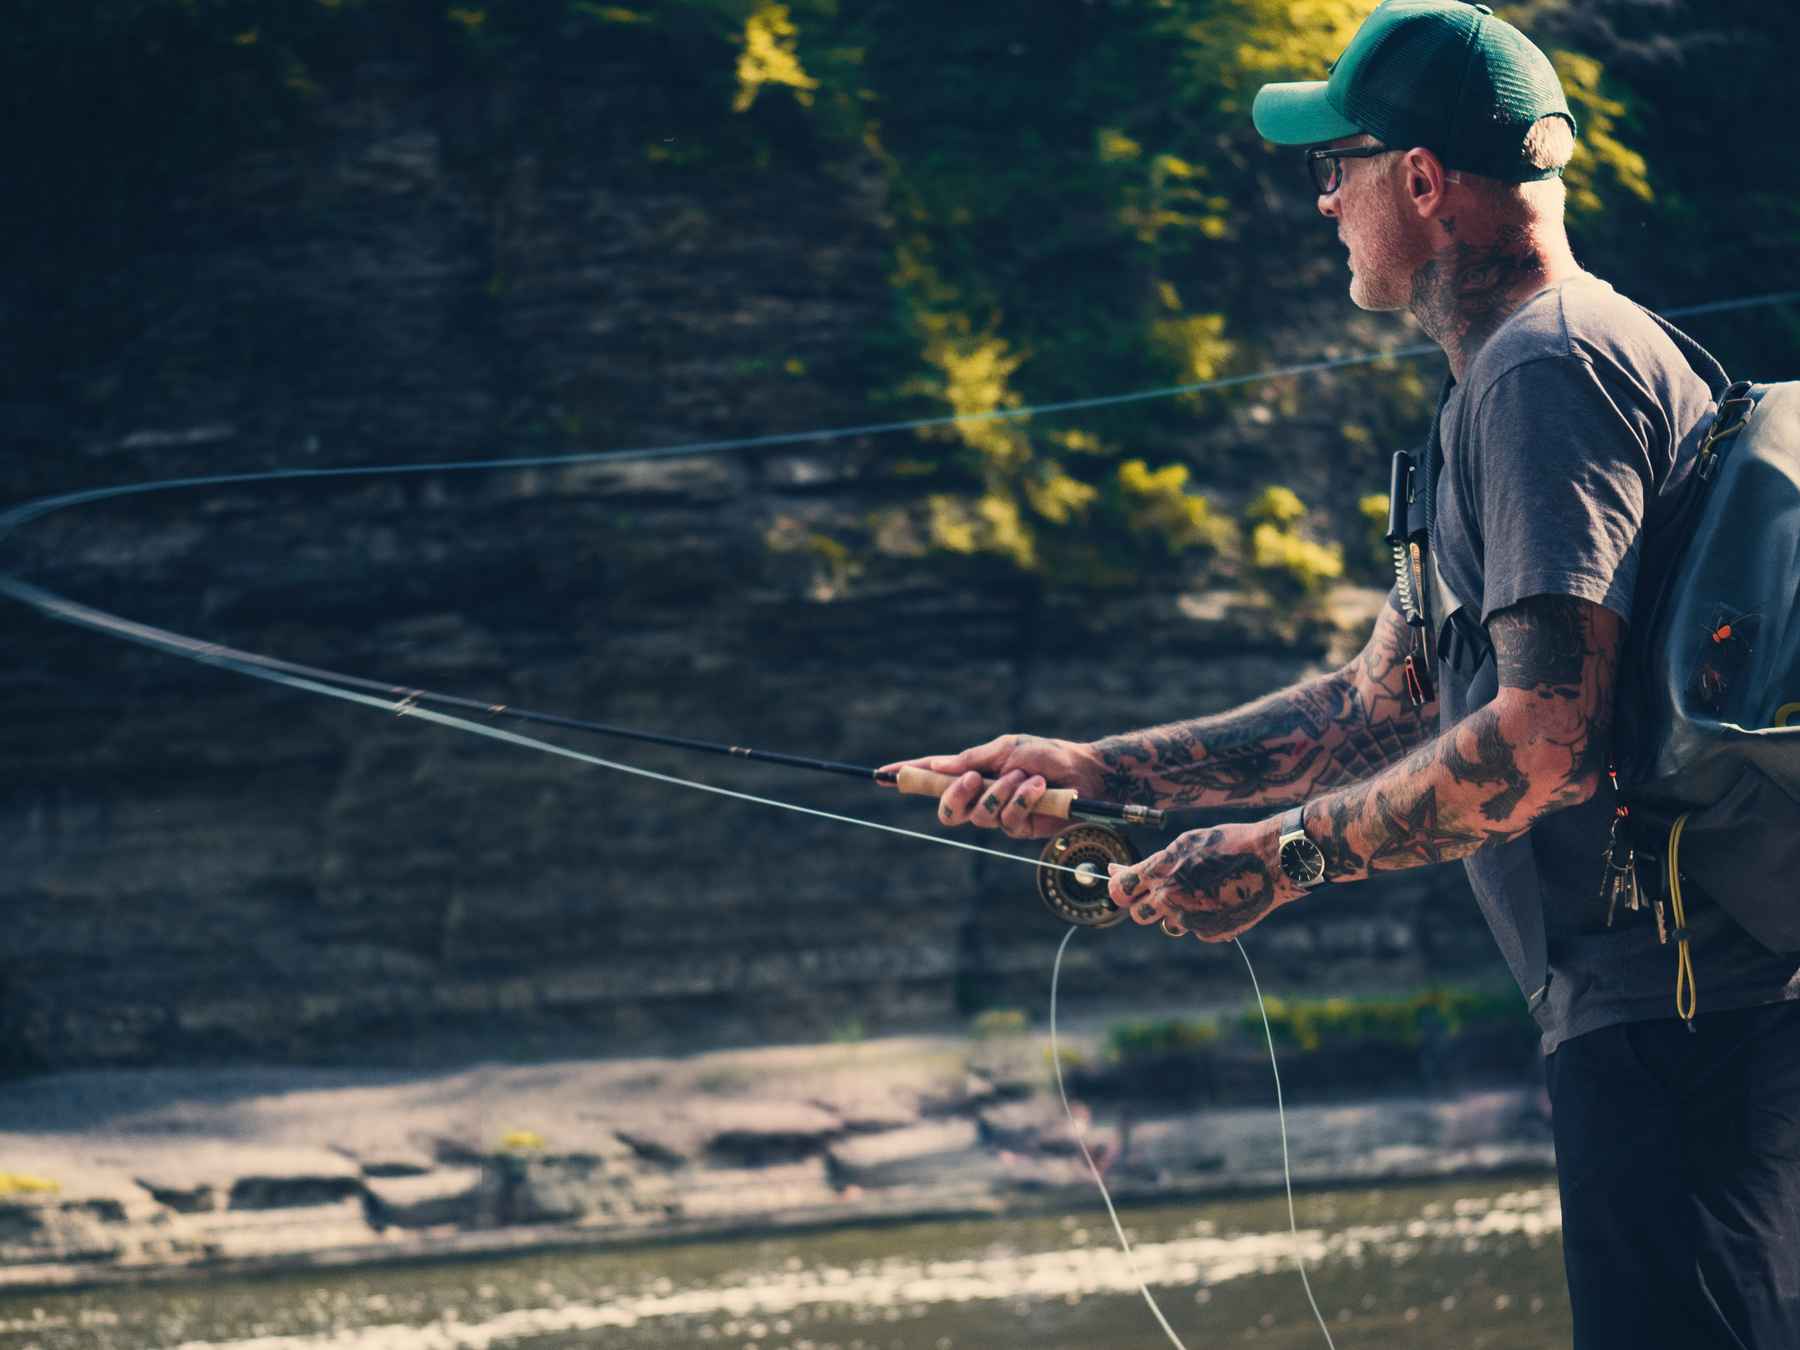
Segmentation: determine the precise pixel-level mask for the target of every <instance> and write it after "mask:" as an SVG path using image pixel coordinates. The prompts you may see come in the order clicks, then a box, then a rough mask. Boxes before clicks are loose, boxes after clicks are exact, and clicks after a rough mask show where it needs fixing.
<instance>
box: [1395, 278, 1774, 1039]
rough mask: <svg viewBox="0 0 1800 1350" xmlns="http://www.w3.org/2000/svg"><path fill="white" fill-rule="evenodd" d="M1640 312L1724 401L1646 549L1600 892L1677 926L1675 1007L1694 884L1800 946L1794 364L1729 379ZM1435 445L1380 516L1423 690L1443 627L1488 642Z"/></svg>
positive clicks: (1617, 726) (1411, 667) (1671, 933)
mask: <svg viewBox="0 0 1800 1350" xmlns="http://www.w3.org/2000/svg"><path fill="white" fill-rule="evenodd" d="M1645 313H1647V314H1650V317H1651V318H1653V319H1655V321H1656V322H1657V323H1658V324H1659V325H1661V327H1662V328H1663V329H1664V331H1665V332H1666V333H1668V335H1669V336H1670V338H1671V340H1673V341H1674V342H1675V345H1676V346H1677V347H1678V348H1679V349H1680V350H1681V352H1682V353H1683V355H1684V356H1685V357H1686V358H1687V360H1688V362H1689V364H1690V365H1691V366H1693V368H1694V370H1695V372H1696V373H1697V374H1699V375H1700V376H1701V377H1702V378H1703V379H1705V380H1706V381H1707V383H1708V385H1709V386H1710V387H1711V389H1712V391H1713V395H1714V398H1715V399H1716V401H1717V409H1716V412H1715V413H1714V416H1713V422H1712V425H1711V427H1710V428H1709V429H1708V432H1707V434H1706V436H1705V438H1704V439H1703V441H1702V443H1701V446H1700V448H1699V450H1698V452H1697V457H1696V460H1695V467H1694V471H1693V473H1692V474H1690V475H1689V478H1688V481H1687V483H1686V485H1685V486H1684V488H1683V489H1682V495H1681V496H1680V498H1679V499H1678V501H1677V502H1676V503H1675V505H1674V508H1673V510H1672V514H1671V516H1670V518H1669V523H1668V524H1667V526H1666V528H1664V529H1663V530H1662V532H1661V533H1659V535H1658V536H1657V537H1656V542H1657V543H1658V544H1660V545H1662V547H1661V548H1660V549H1659V550H1658V552H1657V554H1656V555H1655V556H1654V557H1652V556H1651V553H1650V550H1649V548H1646V549H1645V550H1644V558H1643V562H1642V564H1641V571H1640V576H1639V581H1638V589H1637V594H1636V597H1635V599H1634V601H1633V606H1632V619H1631V624H1630V627H1629V629H1628V630H1627V633H1626V637H1625V646H1624V650H1623V651H1622V652H1621V654H1620V665H1619V678H1618V682H1617V685H1616V687H1615V693H1614V699H1615V708H1614V723H1613V726H1614V736H1613V747H1614V754H1613V762H1612V765H1611V766H1610V772H1611V777H1612V781H1613V785H1614V787H1615V788H1616V789H1617V794H1618V795H1617V804H1616V807H1615V813H1614V821H1613V837H1612V840H1611V845H1610V848H1609V851H1608V856H1607V861H1606V868H1605V873H1604V876H1603V878H1602V888H1603V891H1602V893H1603V894H1606V893H1608V892H1610V898H1611V899H1612V900H1613V901H1614V902H1615V903H1616V902H1618V901H1619V900H1621V899H1622V900H1623V901H1624V903H1626V904H1627V905H1628V906H1630V907H1631V908H1637V907H1638V906H1639V904H1641V903H1643V902H1644V898H1645V897H1647V898H1648V903H1649V904H1650V906H1651V907H1652V909H1653V910H1654V911H1655V914H1656V919H1657V925H1658V931H1659V934H1660V935H1661V936H1662V938H1663V940H1664V941H1665V942H1666V941H1669V940H1673V941H1674V942H1675V943H1676V946H1677V981H1676V1009H1677V1011H1678V1012H1679V1013H1680V1015H1681V1016H1682V1017H1684V1018H1686V1019H1688V1020H1690V1021H1691V1020H1692V1018H1693V1016H1694V1012H1695V1010H1696V999H1695V990H1694V977H1693V955H1692V951H1691V949H1690V947H1691V944H1690V940H1689V934H1688V932H1687V926H1686V924H1687V919H1686V905H1685V898H1686V893H1691V892H1693V891H1698V892H1700V893H1702V894H1704V895H1705V896H1706V897H1707V898H1708V899H1710V900H1712V901H1713V902H1715V903H1716V904H1717V905H1718V906H1719V907H1720V908H1721V909H1723V910H1724V911H1725V912H1726V913H1727V914H1728V915H1730V916H1731V918H1732V919H1734V920H1735V921H1736V922H1737V923H1738V924H1739V925H1740V926H1741V927H1742V928H1743V929H1744V930H1745V931H1746V932H1748V933H1749V934H1750V935H1751V936H1752V937H1753V938H1755V939H1756V940H1757V941H1758V942H1760V943H1761V944H1762V945H1763V946H1765V947H1767V948H1768V949H1769V950H1770V951H1772V952H1777V953H1790V952H1792V953H1800V382H1787V383H1782V384H1770V385H1755V384H1751V383H1749V382H1747V381H1740V382H1739V383H1736V384H1731V383H1729V382H1728V380H1727V377H1726V375H1725V372H1724V370H1723V368H1722V367H1721V366H1720V365H1719V363H1718V362H1717V361H1716V360H1714V359H1713V357H1712V355H1711V354H1710V353H1708V352H1707V351H1706V349H1705V348H1703V347H1701V346H1700V345H1699V344H1698V343H1697V342H1695V341H1694V340H1693V339H1692V338H1689V337H1688V336H1687V335H1686V334H1685V333H1683V332H1681V331H1680V330H1679V329H1677V328H1675V327H1674V326H1673V325H1671V324H1669V323H1668V322H1667V321H1666V320H1664V319H1663V318H1662V317H1661V316H1660V315H1656V314H1653V313H1651V312H1650V311H1648V310H1646V311H1645ZM1447 388H1448V386H1447V385H1446V389H1447ZM1440 405H1441V400H1440ZM1442 462H1443V455H1442V448H1441V447H1440V445H1439V444H1438V437H1437V427H1436V421H1435V419H1434V421H1433V425H1432V433H1431V437H1430V439H1429V441H1428V442H1427V444H1426V446H1424V447H1423V448H1422V449H1421V450H1419V451H1415V452H1412V453H1410V454H1409V453H1408V452H1406V451H1400V452H1398V453H1397V454H1396V455H1395V457H1394V466H1393V477H1392V479H1391V499H1390V505H1389V516H1388V531H1389V532H1388V542H1389V544H1390V545H1391V546H1392V547H1393V549H1394V559H1395V571H1396V576H1397V577H1398V579H1399V587H1398V593H1399V599H1400V601H1401V605H1402V608H1403V609H1404V610H1405V611H1406V616H1407V620H1408V623H1409V625H1411V627H1412V629H1413V632H1414V637H1413V650H1412V652H1411V653H1410V654H1409V656H1408V657H1407V672H1408V683H1409V686H1410V685H1411V684H1412V682H1413V678H1414V672H1415V669H1416V670H1417V673H1418V677H1419V681H1420V690H1421V692H1423V694H1424V695H1425V697H1427V698H1428V697H1430V691H1431V680H1430V676H1431V672H1432V670H1433V669H1434V666H1435V659H1436V657H1437V654H1438V652H1439V651H1440V649H1441V643H1440V641H1439V639H1440V638H1447V639H1449V640H1451V641H1454V642H1466V643H1470V644H1472V650H1474V651H1476V652H1481V651H1484V650H1485V649H1486V647H1487V637H1486V632H1485V630H1483V629H1482V627H1481V625H1480V623H1479V621H1478V620H1477V619H1476V618H1475V616H1474V615H1472V614H1471V613H1470V612H1469V611H1468V610H1467V609H1466V608H1465V607H1464V606H1463V605H1462V602H1461V601H1460V600H1459V599H1458V598H1457V597H1456V595H1455V593H1454V592H1452V591H1451V590H1450V589H1449V587H1448V586H1447V585H1446V584H1445V582H1444V580H1443V577H1442V575H1441V574H1440V573H1439V571H1438V568H1437V567H1436V560H1435V559H1434V558H1433V557H1432V555H1431V550H1430V548H1429V541H1430V527H1431V513H1432V499H1433V496H1434V493H1435V488H1436V481H1437V473H1438V470H1439V468H1440V466H1441V465H1442ZM1436 616H1445V617H1443V618H1441V619H1436V622H1435V624H1434V618H1435V617H1436ZM1415 697H1418V694H1415ZM1421 701H1423V700H1421ZM1684 887H1686V888H1687V892H1686V893H1684V889H1683V888H1684ZM1665 906H1666V907H1667V908H1666V910H1665ZM1666 913H1668V914H1672V916H1673V920H1674V926H1673V928H1672V929H1671V928H1670V927H1669V926H1668V924H1667V919H1666V917H1665V914H1666Z"/></svg>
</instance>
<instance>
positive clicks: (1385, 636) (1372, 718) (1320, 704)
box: [1093, 597, 1437, 806]
mask: <svg viewBox="0 0 1800 1350" xmlns="http://www.w3.org/2000/svg"><path fill="white" fill-rule="evenodd" d="M1406 653H1407V629H1406V622H1405V620H1404V619H1403V618H1402V617H1401V616H1400V612H1399V608H1398V606H1397V605H1396V604H1394V603H1393V601H1392V597H1390V602H1389V606H1388V608H1387V609H1386V610H1385V611H1384V612H1383V614H1382V616H1381V619H1380V621H1379V622H1378V623H1377V625H1376V631H1375V635H1374V637H1373V638H1372V639H1371V640H1370V643H1369V647H1368V649H1367V650H1366V651H1364V652H1363V654H1362V655H1361V656H1360V657H1359V658H1358V659H1357V661H1356V662H1354V663H1352V665H1350V666H1349V667H1346V668H1345V669H1344V670H1340V671H1336V672H1334V673H1332V674H1330V675H1325V676H1321V677H1319V678H1318V679H1315V680H1311V681H1308V682H1307V683H1305V684H1300V685H1296V686H1294V687H1293V688H1291V689H1284V690H1282V691H1281V692H1280V693H1277V694H1271V695H1270V696H1268V697H1267V698H1264V699H1260V700H1258V701H1257V702H1255V703H1252V704H1249V705H1247V706H1246V707H1243V708H1239V709H1237V710H1235V711H1233V712H1228V713H1222V714H1220V715H1218V716H1216V717H1203V718H1199V719H1197V720H1195V721H1192V722H1183V723H1180V724H1177V725H1175V726H1168V727H1158V728H1155V729H1153V730H1149V731H1138V732H1131V733H1128V734H1126V735H1123V736H1114V737H1110V738H1109V739H1107V740H1104V741H1100V742H1098V743H1096V744H1095V746H1094V747H1093V748H1094V751H1095V753H1096V754H1097V755H1098V757H1099V759H1100V762H1101V766H1102V785H1103V788H1104V790H1105V792H1106V795H1107V796H1108V797H1110V798H1111V799H1112V800H1114V801H1124V802H1142V803H1144V804H1146V805H1160V806H1234V805H1260V806H1278V805H1283V804H1293V803H1296V802H1302V801H1306V800H1307V799H1308V798H1310V797H1311V796H1313V795H1315V794H1316V793H1318V792H1320V791H1322V790H1324V789H1327V788H1331V787H1335V786H1337V785H1339V784H1343V783H1350V782H1355V781H1358V780H1360V779H1364V778H1368V777H1370V776H1371V775H1372V774H1375V773H1378V772H1379V771H1380V770H1381V769H1383V768H1385V767H1386V766H1387V765H1390V764H1393V763H1395V762H1397V761H1398V760H1400V759H1402V758H1403V757H1404V756H1405V755H1406V754H1407V752H1408V751H1410V750H1412V749H1413V748H1414V747H1415V746H1417V745H1419V744H1420V743H1421V742H1423V741H1424V740H1426V739H1427V738H1428V737H1429V735H1430V734H1431V731H1432V730H1433V729H1434V728H1435V726H1436V723H1437V708H1436V706H1435V705H1427V706H1426V707H1424V708H1415V707H1413V705H1412V702H1411V700H1410V699H1408V697H1407V696H1406V690H1405V682H1404V679H1403V677H1402V674H1401V668H1402V666H1403V665H1404V663H1405V660H1406Z"/></svg>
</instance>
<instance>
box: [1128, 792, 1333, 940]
mask: <svg viewBox="0 0 1800 1350" xmlns="http://www.w3.org/2000/svg"><path fill="white" fill-rule="evenodd" d="M1278 835H1279V826H1278V824H1277V822H1275V821H1274V820H1265V821H1258V822H1257V823H1255V824H1253V825H1221V826H1219V827H1218V828H1216V829H1210V830H1190V831H1188V833H1186V834H1184V835H1182V836H1180V837H1179V838H1178V839H1176V840H1175V842H1174V843H1172V844H1170V845H1169V846H1168V847H1167V848H1165V849H1164V850H1163V851H1162V852H1161V853H1155V854H1152V855H1151V856H1150V857H1148V858H1145V859H1144V861H1142V862H1141V863H1139V864H1137V866H1135V867H1123V866H1120V865H1119V864H1117V863H1115V864H1113V866H1112V869H1111V871H1112V884H1111V885H1110V887H1109V888H1108V892H1107V893H1108V894H1109V895H1111V897H1112V902H1113V903H1114V904H1115V905H1117V906H1118V907H1119V908H1120V909H1122V910H1124V911H1125V912H1126V913H1128V914H1129V915H1131V917H1132V918H1133V919H1134V920H1135V921H1137V922H1138V923H1161V924H1163V925H1164V929H1165V931H1166V932H1168V933H1169V934H1170V936H1172V937H1181V936H1185V935H1186V934H1188V933H1192V934H1193V935H1194V936H1195V937H1197V938H1199V939H1200V940H1201V941H1202V942H1226V941H1229V940H1230V939H1231V938H1234V937H1236V936H1237V935H1238V934H1239V933H1243V932H1247V931H1249V930H1250V929H1251V928H1254V927H1255V926H1256V925H1257V924H1259V923H1261V922H1262V920H1263V919H1264V918H1265V917H1267V916H1268V915H1269V914H1270V913H1271V912H1272V911H1274V910H1277V909H1279V908H1280V907H1281V906H1283V905H1285V904H1287V903H1288V902H1289V901H1290V900H1298V899H1299V898H1300V897H1301V896H1302V895H1304V894H1305V893H1306V892H1305V891H1303V890H1301V889H1300V887H1299V886H1297V885H1295V884H1294V883H1293V882H1292V881H1290V880H1289V879H1288V877H1287V874H1286V873H1284V872H1283V871H1282V870H1281V868H1280V866H1279V865H1278V864H1277V857H1276V855H1277V848H1276V844H1277V842H1278Z"/></svg>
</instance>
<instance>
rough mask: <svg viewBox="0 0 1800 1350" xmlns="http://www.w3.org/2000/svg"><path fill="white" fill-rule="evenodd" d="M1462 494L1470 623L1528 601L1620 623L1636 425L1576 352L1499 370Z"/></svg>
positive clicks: (1633, 528)
mask: <svg viewBox="0 0 1800 1350" xmlns="http://www.w3.org/2000/svg"><path fill="white" fill-rule="evenodd" d="M1474 429H1475V433H1476V434H1475V437H1474V442H1475V453H1474V454H1473V455H1472V456H1470V459H1469V472H1470V475H1471V478H1472V483H1471V487H1472V489H1473V491H1472V493H1471V496H1472V499H1473V502H1474V504H1475V507H1476V510H1477V512H1478V514H1479V517H1480V521H1481V535H1482V571H1483V581H1484V586H1483V593H1482V601H1481V621H1482V622H1483V623H1486V622H1487V620H1488V618H1489V617H1490V616H1491V615H1493V614H1494V613H1495V612H1496V611H1498V610H1502V609H1505V608H1506V607H1507V606H1508V605H1513V604H1517V603H1518V602H1519V601H1520V600H1525V599H1529V598H1530V597H1532V596H1534V595H1568V596H1574V597H1576V598H1578V599H1582V600H1591V601H1593V602H1594V603H1595V604H1598V605H1604V606H1605V607H1606V608H1607V609H1610V610H1612V611H1613V612H1614V613H1616V614H1618V615H1620V616H1621V617H1623V618H1626V619H1629V618H1630V617H1631V597H1632V590H1633V588H1634V586H1635V585H1636V582H1637V568H1638V554H1639V550H1640V533H1641V528H1642V525H1643V521H1644V510H1645V504H1646V503H1647V502H1648V501H1649V500H1650V499H1651V497H1652V495H1653V493H1654V487H1655V478H1654V474H1653V470H1652V468H1651V461H1650V456H1649V453H1648V450H1647V448H1646V446H1645V444H1644V440H1643V435H1642V432H1641V431H1640V429H1639V428H1638V427H1637V426H1635V425H1633V423H1632V421H1631V419H1630V418H1629V417H1628V416H1627V415H1626V414H1625V413H1624V412H1622V411H1621V410H1620V408H1619V406H1618V404H1617V402H1615V400H1614V398H1613V397H1612V396H1611V394H1610V393H1609V392H1608V390H1607V388H1606V386H1605V384H1604V383H1603V382H1602V380H1601V377H1600V375H1599V374H1598V372H1596V371H1595V369H1594V367H1593V366H1592V365H1591V364H1590V363H1589V362H1588V361H1587V360H1584V359H1583V358H1581V357H1579V356H1555V357H1544V358H1540V359H1538V360H1535V361H1528V362H1526V363H1524V364H1523V365H1519V366H1515V367H1514V368H1513V369H1511V370H1509V371H1507V372H1506V373H1505V374H1503V375H1501V376H1500V378H1499V379H1497V380H1495V381H1494V383H1493V384H1492V385H1491V386H1490V387H1489V388H1488V390H1487V392H1486V394H1485V395H1484V396H1483V398H1482V400H1481V403H1480V405H1479V407H1478V409H1477V411H1476V416H1475V428H1474Z"/></svg>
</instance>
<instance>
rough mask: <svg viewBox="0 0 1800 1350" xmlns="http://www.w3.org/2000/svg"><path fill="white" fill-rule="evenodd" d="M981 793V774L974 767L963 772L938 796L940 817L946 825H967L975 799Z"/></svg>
mask: <svg viewBox="0 0 1800 1350" xmlns="http://www.w3.org/2000/svg"><path fill="white" fill-rule="evenodd" d="M980 795H981V775H980V774H978V773H976V772H975V771H974V770H973V769H971V770H969V772H967V773H965V774H963V775H962V776H961V777H960V778H958V779H957V780H956V781H955V782H954V783H952V784H951V785H950V786H949V787H947V788H945V789H944V795H943V796H942V797H939V798H938V819H939V820H941V821H943V822H944V824H946V825H966V824H968V823H969V813H970V812H971V811H973V810H974V809H975V800H976V798H978V797H979V796H980Z"/></svg>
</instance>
